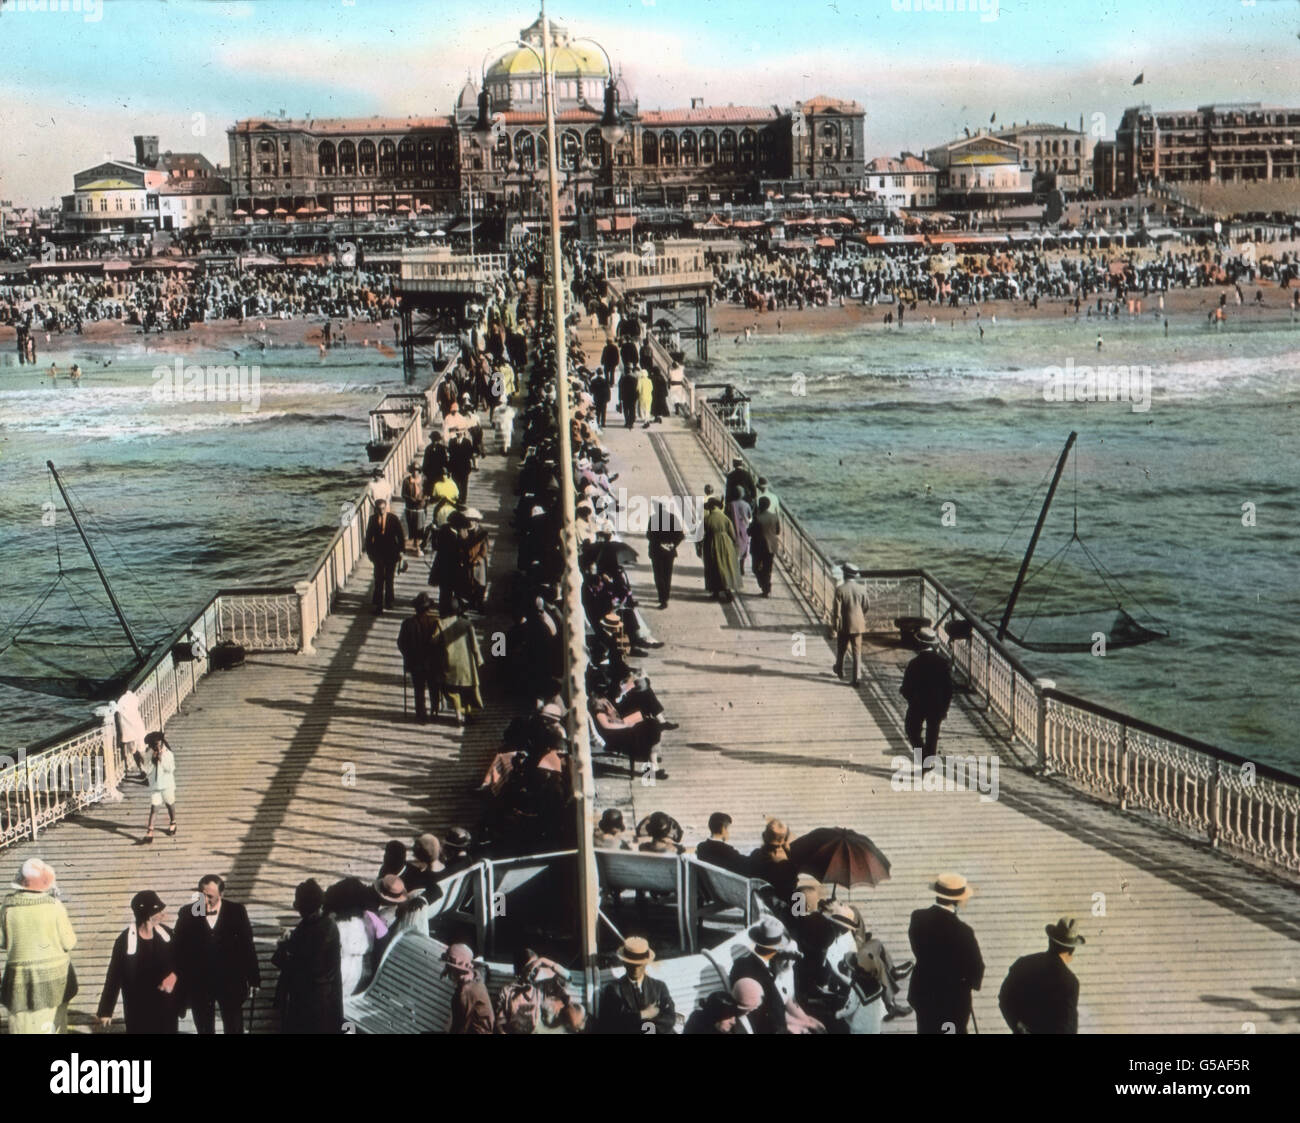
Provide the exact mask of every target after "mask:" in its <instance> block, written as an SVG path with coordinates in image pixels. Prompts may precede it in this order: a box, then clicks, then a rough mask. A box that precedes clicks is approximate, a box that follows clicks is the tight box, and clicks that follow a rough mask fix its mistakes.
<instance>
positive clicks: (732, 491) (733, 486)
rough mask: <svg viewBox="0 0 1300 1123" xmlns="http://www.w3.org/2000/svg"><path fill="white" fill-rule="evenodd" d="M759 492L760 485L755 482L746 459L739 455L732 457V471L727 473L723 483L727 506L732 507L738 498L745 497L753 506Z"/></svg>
mask: <svg viewBox="0 0 1300 1123" xmlns="http://www.w3.org/2000/svg"><path fill="white" fill-rule="evenodd" d="M757 494H758V486H757V485H756V484H755V483H754V477H753V475H752V474H751V473H750V471H749V469H748V468H746V467H745V462H744V460H742V459H741V458H740V457H739V456H735V457H732V460H731V471H730V472H728V473H727V478H726V480H725V481H724V483H723V497H724V499H725V501H726V504H727V506H728V507H730V506H731V504H732V503H734V502H735V501H736V500H737V499H743V500H744V501H745V502H746V503H748V504H749V505H750V506H751V507H752V506H753V505H754V497H755V496H756V495H757Z"/></svg>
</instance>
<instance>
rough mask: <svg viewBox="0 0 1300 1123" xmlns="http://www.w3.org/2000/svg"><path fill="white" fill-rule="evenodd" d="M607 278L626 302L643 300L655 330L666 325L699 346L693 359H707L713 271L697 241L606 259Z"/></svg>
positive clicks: (649, 246) (650, 245)
mask: <svg viewBox="0 0 1300 1123" xmlns="http://www.w3.org/2000/svg"><path fill="white" fill-rule="evenodd" d="M602 264H603V267H604V270H605V277H606V279H607V280H608V281H609V282H610V283H611V284H612V285H613V287H614V288H615V289H617V290H618V291H619V292H620V293H622V294H623V295H624V296H626V297H630V298H634V299H636V300H639V301H640V302H641V303H642V305H643V306H644V309H645V318H646V320H647V322H648V323H649V324H650V326H651V330H652V331H653V330H654V329H655V328H659V327H661V326H663V325H665V324H666V325H667V326H668V327H670V328H671V329H672V330H674V331H676V332H677V335H678V336H679V338H680V339H681V340H682V343H683V345H685V343H686V341H687V340H692V339H693V340H694V341H695V356H696V358H698V359H700V360H701V361H703V360H706V359H707V358H708V357H709V303H710V300H711V297H712V293H713V269H712V268H711V267H710V266H709V264H708V262H707V261H706V260H705V258H704V243H703V242H702V241H700V240H699V239H694V238H692V239H672V238H669V239H665V240H663V241H655V242H646V243H645V244H644V245H643V246H642V247H641V248H640V250H639V251H638V252H635V253H634V252H632V251H631V250H623V251H621V252H618V253H611V254H608V255H605V256H604V257H603V261H602Z"/></svg>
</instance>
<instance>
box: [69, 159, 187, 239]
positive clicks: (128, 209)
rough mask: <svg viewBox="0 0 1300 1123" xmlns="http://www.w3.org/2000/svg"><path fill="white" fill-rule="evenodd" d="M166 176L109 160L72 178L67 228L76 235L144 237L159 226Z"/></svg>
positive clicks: (162, 173) (156, 171)
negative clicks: (160, 191) (136, 235)
mask: <svg viewBox="0 0 1300 1123" xmlns="http://www.w3.org/2000/svg"><path fill="white" fill-rule="evenodd" d="M166 179H167V176H166V173H165V172H161V171H158V170H156V169H152V168H143V167H140V166H139V165H137V164H130V163H127V162H126V161H125V160H106V161H104V163H102V164H96V165H95V166H94V167H93V168H87V169H86V170H85V171H81V172H77V173H76V175H74V176H73V177H72V182H73V191H72V194H71V195H65V196H63V225H64V227H65V229H68V230H71V231H72V232H74V233H76V234H82V235H93V234H141V233H145V232H148V231H151V230H157V229H158V226H159V210H158V189H159V188H160V187H161V186H162V184H163V183H164V182H166Z"/></svg>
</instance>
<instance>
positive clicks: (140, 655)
mask: <svg viewBox="0 0 1300 1123" xmlns="http://www.w3.org/2000/svg"><path fill="white" fill-rule="evenodd" d="M45 466H46V467H47V468H49V470H50V475H52V476H53V477H54V482H55V483H56V484H58V485H59V494H60V495H62V496H63V502H64V503H65V504H66V505H67V508H68V514H69V515H71V516H72V525H73V526H75V527H76V528H77V533H78V534H80V535H81V540H82V541H83V542H84V543H85V544H86V553H88V554H89V555H90V561H91V563H92V564H93V565H94V567H95V572H96V573H98V574H99V580H100V583H101V584H102V585H103V586H104V592H106V593H107V594H108V601H109V603H110V604H111V605H112V606H113V611H114V612H115V613H117V622H118V623H119V624H121V625H122V631H124V632H125V633H126V638H127V639H128V640H130V642H131V647H132V648H133V649H134V651H135V656H136V658H137V659H139V660H141V662H143V661H144V658H145V655H144V652H143V651H142V650H141V649H140V644H139V643H138V642H136V638H135V633H134V632H133V631H131V625H130V624H128V623H127V622H126V616H124V615H123V613H122V606H121V605H120V604H118V603H117V597H115V596H114V595H113V587H112V586H111V585H110V584H109V583H108V578H107V577H106V576H105V575H104V567H103V566H101V565H100V564H99V558H97V557H96V556H95V547H94V546H92V545H91V544H90V539H89V538H87V537H86V532H85V530H83V529H82V526H81V520H80V519H79V518H77V512H76V511H75V510H74V509H73V506H72V500H71V499H69V498H68V493H67V491H66V490H64V487H63V481H62V480H61V479H59V473H58V470H57V469H56V468H55V467H54V461H53V460H47V461H46V462H45Z"/></svg>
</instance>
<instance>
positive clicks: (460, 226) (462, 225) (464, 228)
mask: <svg viewBox="0 0 1300 1123" xmlns="http://www.w3.org/2000/svg"><path fill="white" fill-rule="evenodd" d="M478 225H479V224H478V223H477V222H470V220H469V219H467V218H462V219H461V220H460V221H459V222H457V223H455V224H454V225H452V226H449V227H447V233H448V234H468V233H469V232H470V231H471V230H477V229H478Z"/></svg>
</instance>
